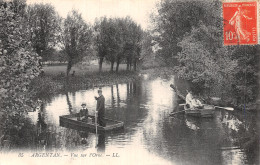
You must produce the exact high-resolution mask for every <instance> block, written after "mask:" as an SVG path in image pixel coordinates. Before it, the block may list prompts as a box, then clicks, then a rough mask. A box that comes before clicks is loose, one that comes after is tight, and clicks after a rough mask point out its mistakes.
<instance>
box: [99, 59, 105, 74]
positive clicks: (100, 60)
mask: <svg viewBox="0 0 260 165" xmlns="http://www.w3.org/2000/svg"><path fill="white" fill-rule="evenodd" d="M103 59H104V58H103V57H100V58H99V62H98V65H99V72H101V71H102V64H103Z"/></svg>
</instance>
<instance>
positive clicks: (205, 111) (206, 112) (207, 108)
mask: <svg viewBox="0 0 260 165" xmlns="http://www.w3.org/2000/svg"><path fill="white" fill-rule="evenodd" d="M179 109H184V112H185V114H186V115H189V116H194V117H213V114H214V110H215V107H214V106H213V105H206V104H205V105H203V108H202V109H189V108H187V106H186V105H185V104H179Z"/></svg>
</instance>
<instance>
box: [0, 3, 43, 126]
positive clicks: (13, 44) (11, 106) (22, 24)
mask: <svg viewBox="0 0 260 165" xmlns="http://www.w3.org/2000/svg"><path fill="white" fill-rule="evenodd" d="M15 2H17V1H11V2H8V3H7V2H0V6H1V7H0V22H1V24H0V26H1V27H0V38H1V40H0V74H1V81H0V109H1V113H5V114H6V116H5V117H6V118H7V119H9V118H10V116H14V115H22V114H24V113H25V112H27V111H29V110H31V108H32V107H33V106H35V102H33V100H34V99H32V93H30V92H29V84H30V83H31V81H32V80H33V79H34V78H35V77H37V76H38V75H39V73H40V66H39V64H38V61H39V60H40V57H39V56H38V55H37V54H36V53H35V52H34V50H33V47H32V43H31V42H30V39H29V38H28V36H29V33H30V31H29V30H28V29H29V28H28V24H27V23H26V21H25V19H24V17H22V14H21V11H22V10H24V8H25V2H24V1H19V2H18V3H15ZM6 121H7V122H8V120H6ZM9 121H10V120H9Z"/></svg>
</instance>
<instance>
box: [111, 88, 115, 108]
mask: <svg viewBox="0 0 260 165" xmlns="http://www.w3.org/2000/svg"><path fill="white" fill-rule="evenodd" d="M115 103H116V100H115V97H114V86H113V85H111V106H112V108H115Z"/></svg>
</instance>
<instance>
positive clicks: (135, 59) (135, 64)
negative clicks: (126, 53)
mask: <svg viewBox="0 0 260 165" xmlns="http://www.w3.org/2000/svg"><path fill="white" fill-rule="evenodd" d="M136 61H137V60H136V59H135V61H134V71H136Z"/></svg>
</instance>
